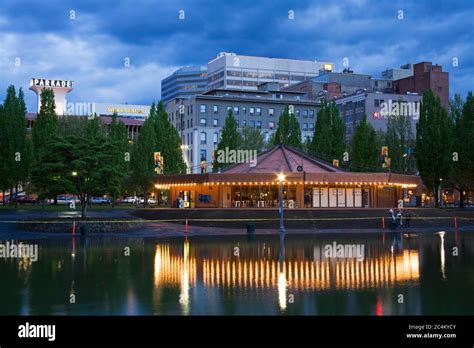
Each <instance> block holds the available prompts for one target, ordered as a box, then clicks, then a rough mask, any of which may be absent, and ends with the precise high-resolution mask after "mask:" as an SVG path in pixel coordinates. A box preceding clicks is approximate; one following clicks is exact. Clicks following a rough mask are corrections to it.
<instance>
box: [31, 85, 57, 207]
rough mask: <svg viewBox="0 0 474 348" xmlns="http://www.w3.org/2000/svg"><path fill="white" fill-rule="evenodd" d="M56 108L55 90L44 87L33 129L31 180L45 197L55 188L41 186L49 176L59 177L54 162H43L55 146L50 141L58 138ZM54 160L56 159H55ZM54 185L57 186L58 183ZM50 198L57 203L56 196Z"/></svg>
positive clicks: (52, 192)
mask: <svg viewBox="0 0 474 348" xmlns="http://www.w3.org/2000/svg"><path fill="white" fill-rule="evenodd" d="M55 109H56V104H55V102H54V92H53V90H52V89H49V88H45V89H43V90H42V91H41V95H40V111H39V113H38V115H37V116H36V120H35V123H34V126H33V130H32V143H33V168H34V170H33V171H32V175H31V181H32V183H33V185H34V187H36V188H37V189H38V190H39V191H40V196H43V197H46V196H49V195H50V194H54V189H47V187H46V186H43V188H40V186H41V185H45V180H47V179H48V178H55V177H57V173H56V172H55V170H56V168H55V165H54V163H49V162H47V163H42V161H45V160H46V159H47V158H49V155H50V154H49V153H47V152H48V151H51V146H53V144H51V143H50V142H54V141H56V140H57V139H56V136H57V131H58V116H57V115H56V111H55ZM43 152H45V153H43ZM52 160H53V161H54V159H52ZM58 180H59V179H58ZM53 186H54V187H56V185H53ZM58 186H61V184H60V183H58ZM49 198H53V199H54V203H55V204H56V203H57V198H56V196H54V197H49Z"/></svg>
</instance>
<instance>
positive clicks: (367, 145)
mask: <svg viewBox="0 0 474 348" xmlns="http://www.w3.org/2000/svg"><path fill="white" fill-rule="evenodd" d="M378 157H379V156H378V149H377V136H376V133H375V130H374V127H372V125H371V124H369V123H367V115H366V114H365V113H364V114H363V116H362V120H361V121H360V123H359V124H358V125H357V127H356V130H355V132H354V136H353V138H352V140H351V157H350V159H351V160H350V170H351V171H354V172H374V171H379V168H380V163H379V161H378Z"/></svg>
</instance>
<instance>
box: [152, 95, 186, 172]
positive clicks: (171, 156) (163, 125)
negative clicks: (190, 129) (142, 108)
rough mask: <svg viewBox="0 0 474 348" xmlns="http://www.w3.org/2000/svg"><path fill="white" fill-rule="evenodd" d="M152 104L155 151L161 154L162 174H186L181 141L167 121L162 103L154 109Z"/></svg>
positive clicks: (166, 114)
mask: <svg viewBox="0 0 474 348" xmlns="http://www.w3.org/2000/svg"><path fill="white" fill-rule="evenodd" d="M154 105H155V104H154V103H153V104H152V108H151V112H154V114H155V117H153V119H154V129H155V133H156V151H159V152H161V156H162V157H163V162H164V164H163V172H164V174H182V173H186V163H185V162H184V159H183V150H182V149H181V145H182V141H181V137H180V136H179V134H178V131H177V130H176V128H175V127H174V126H173V125H172V123H171V122H170V120H169V117H168V113H167V112H166V110H165V107H164V105H163V102H162V101H160V102H159V103H158V105H157V106H156V108H155V107H154Z"/></svg>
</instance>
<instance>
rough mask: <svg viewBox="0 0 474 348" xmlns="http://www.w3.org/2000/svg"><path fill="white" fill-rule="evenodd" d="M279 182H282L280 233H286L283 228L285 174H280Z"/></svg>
mask: <svg viewBox="0 0 474 348" xmlns="http://www.w3.org/2000/svg"><path fill="white" fill-rule="evenodd" d="M278 181H279V182H280V233H285V226H283V182H284V181H285V175H284V174H283V173H280V174H278Z"/></svg>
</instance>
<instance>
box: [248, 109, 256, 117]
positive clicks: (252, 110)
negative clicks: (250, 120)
mask: <svg viewBox="0 0 474 348" xmlns="http://www.w3.org/2000/svg"><path fill="white" fill-rule="evenodd" d="M249 114H250V116H254V115H255V108H253V107H252V108H250V109H249Z"/></svg>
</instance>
